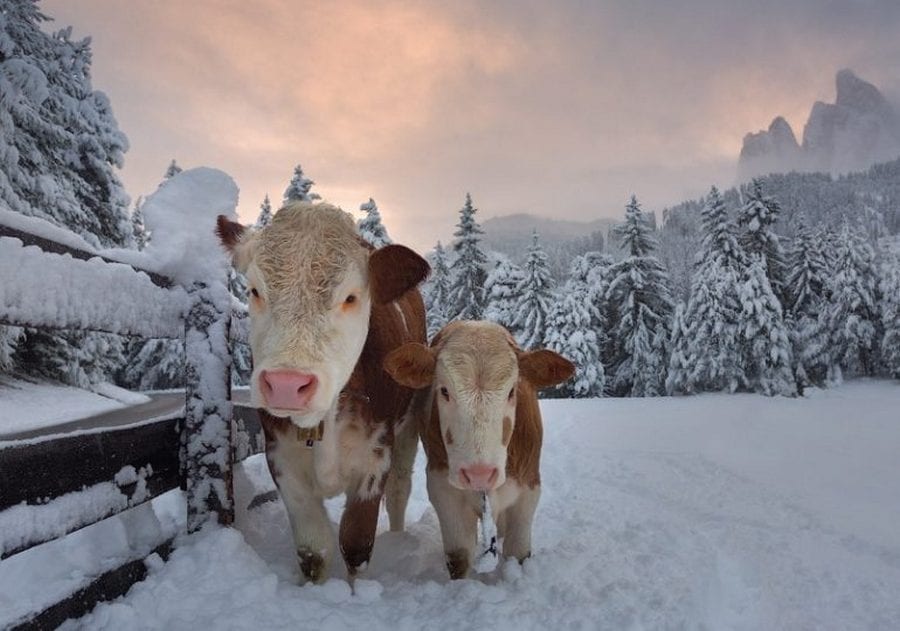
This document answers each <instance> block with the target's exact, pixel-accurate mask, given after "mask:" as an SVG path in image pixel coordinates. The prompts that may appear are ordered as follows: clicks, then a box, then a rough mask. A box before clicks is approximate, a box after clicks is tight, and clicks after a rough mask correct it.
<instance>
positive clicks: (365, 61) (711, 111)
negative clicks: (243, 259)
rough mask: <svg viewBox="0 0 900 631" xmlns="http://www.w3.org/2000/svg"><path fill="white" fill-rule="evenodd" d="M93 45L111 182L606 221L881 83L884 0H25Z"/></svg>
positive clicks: (406, 230)
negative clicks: (192, 178)
mask: <svg viewBox="0 0 900 631" xmlns="http://www.w3.org/2000/svg"><path fill="white" fill-rule="evenodd" d="M40 6H41V8H42V10H43V11H44V12H45V13H46V14H47V15H49V16H50V17H52V18H54V20H55V22H54V23H53V24H52V25H51V26H50V27H48V28H51V29H55V28H62V27H64V26H67V25H72V26H73V28H74V35H75V36H88V35H89V36H91V37H92V40H93V52H94V62H93V84H94V88H95V89H97V90H101V91H103V92H105V93H107V94H108V95H109V97H110V99H111V101H112V106H113V110H114V113H115V115H116V118H117V119H118V122H119V126H120V128H121V129H122V131H124V132H125V133H126V135H127V136H128V138H129V141H130V145H131V148H130V150H129V151H128V153H127V154H126V157H125V166H124V168H123V170H122V172H121V176H122V179H123V181H124V183H125V186H126V189H127V190H128V192H129V194H130V195H131V196H132V197H133V198H136V197H137V196H138V195H142V194H146V193H150V192H152V191H153V190H155V188H156V186H157V185H158V183H159V181H160V179H161V177H162V174H163V172H164V171H165V169H166V166H167V165H168V163H169V161H170V160H171V159H172V158H175V159H176V160H177V161H178V163H179V164H180V165H181V166H183V167H185V168H189V167H194V166H213V167H217V168H220V169H222V170H224V171H226V172H227V173H229V174H230V175H231V176H232V177H234V179H235V180H236V181H237V184H238V186H239V187H240V190H241V201H240V206H239V213H240V215H241V217H242V218H243V219H244V220H245V221H253V220H254V219H255V217H256V214H257V213H258V210H259V204H260V202H261V201H262V199H263V196H264V195H266V194H268V195H270V197H271V198H272V200H273V205H274V206H276V207H277V206H278V204H279V203H280V201H281V197H282V194H283V192H284V189H285V188H286V186H287V183H288V180H289V179H290V176H291V173H292V171H293V168H294V166H295V165H296V164H298V163H299V164H301V165H302V166H303V169H304V171H305V173H306V174H307V175H308V176H309V177H311V178H312V179H313V180H315V182H316V185H315V187H314V190H315V191H317V192H318V193H319V194H320V195H322V196H323V197H324V198H325V199H327V200H329V201H331V202H334V203H337V204H339V205H340V206H341V207H343V208H344V209H345V210H348V211H352V212H355V213H356V214H357V215H359V212H358V209H359V205H360V204H361V203H362V202H365V201H366V200H367V199H368V198H369V197H373V198H374V199H375V200H376V202H377V203H378V206H379V208H380V210H381V213H382V217H383V220H384V222H385V224H386V226H387V228H388V231H389V233H390V234H391V236H392V237H393V238H394V240H395V241H400V242H403V243H407V244H409V245H412V246H413V247H417V248H420V249H426V248H430V247H431V246H432V245H433V244H434V243H435V241H436V240H437V239H442V240H444V241H445V242H446V241H447V240H448V239H449V238H450V237H451V235H452V231H453V224H454V223H455V222H456V220H457V212H458V210H459V208H460V207H461V206H462V204H463V201H464V198H465V194H466V192H471V194H472V197H473V200H474V202H475V205H476V206H477V207H478V208H479V210H480V214H479V217H480V219H481V220H482V221H484V220H485V219H487V218H489V217H493V216H502V215H508V214H512V213H518V212H528V213H532V214H537V215H543V216H546V217H554V218H560V219H576V220H590V219H596V218H600V217H616V216H619V215H621V214H622V213H623V212H624V205H625V202H626V201H627V199H628V197H629V196H630V195H631V194H632V193H633V194H636V195H637V196H638V198H639V199H640V200H641V201H642V202H643V204H644V207H645V208H647V209H649V210H659V209H661V208H662V207H663V206H664V205H667V204H672V203H677V202H679V201H681V200H683V199H686V198H695V197H697V196H699V195H700V194H702V193H703V192H705V191H706V190H707V189H708V188H709V186H710V185H711V184H714V183H715V184H717V185H719V186H726V187H727V186H730V185H731V184H733V182H734V177H735V173H736V161H737V156H738V154H739V152H740V147H741V141H742V138H743V136H744V134H746V133H747V132H750V131H757V130H759V129H763V128H765V127H767V126H768V124H769V123H770V122H771V120H772V118H774V117H775V116H776V115H779V114H780V115H783V116H785V118H787V120H788V121H789V122H790V123H791V125H792V126H793V127H794V130H795V133H797V134H798V136H799V135H800V134H801V133H802V128H803V124H804V123H805V121H806V118H807V116H808V114H809V110H810V108H811V106H812V103H813V102H814V101H816V100H824V101H827V102H833V100H834V75H835V73H836V71H837V70H839V69H841V68H845V67H849V68H852V69H853V70H854V71H855V72H857V74H859V75H860V76H861V77H862V78H864V79H866V80H868V81H871V82H873V83H875V85H877V86H879V87H880V88H881V89H882V90H883V91H884V92H885V93H886V94H888V95H889V96H893V97H897V96H900V36H898V33H900V2H897V0H841V1H838V0H753V1H747V0H719V1H714V0H680V1H678V2H670V1H668V0H658V1H650V0H631V1H628V0H620V1H612V0H583V1H575V0H571V1H562V0H560V1H554V2H548V1H536V0H490V1H488V0H485V1H484V2H468V1H460V2H444V1H433V2H429V1H424V0H423V1H418V2H407V1H405V0H386V1H380V0H371V1H365V2H362V1H361V2H343V1H340V0H336V1H329V2H316V1H304V0H254V1H252V2H249V1H245V0H192V1H190V2H185V1H183V0H152V1H151V0H127V1H123V0H77V1H74V0H43V1H42V2H41V3H40Z"/></svg>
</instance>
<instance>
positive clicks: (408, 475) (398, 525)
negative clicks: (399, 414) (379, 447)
mask: <svg viewBox="0 0 900 631" xmlns="http://www.w3.org/2000/svg"><path fill="white" fill-rule="evenodd" d="M418 446H419V432H418V430H417V428H416V423H415V419H413V418H411V417H410V415H408V414H407V416H406V417H404V419H403V421H402V422H401V423H400V425H399V426H398V427H397V429H396V430H395V434H394V448H393V453H392V455H391V470H390V472H389V473H388V479H387V484H386V486H385V490H384V496H385V504H386V505H387V513H388V519H389V520H390V522H391V530H392V531H395V532H402V531H403V527H404V525H405V522H406V505H407V503H408V502H409V494H410V492H411V491H412V473H413V464H414V462H415V460H416V451H417V448H418Z"/></svg>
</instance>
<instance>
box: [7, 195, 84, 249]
mask: <svg viewBox="0 0 900 631" xmlns="http://www.w3.org/2000/svg"><path fill="white" fill-rule="evenodd" d="M0 225H2V226H6V227H8V228H15V229H16V230H21V231H22V232H27V233H29V234H33V235H34V236H36V237H41V238H43V239H48V240H50V241H56V242H57V243H61V244H63V245H67V246H69V247H70V248H74V249H76V250H84V251H85V252H91V253H96V252H97V249H96V248H94V246H92V245H90V244H89V243H88V242H87V241H85V240H84V239H82V238H81V237H79V236H78V235H77V234H75V233H74V232H72V231H71V230H68V229H66V228H61V227H60V226H57V225H55V224H52V223H50V222H49V221H47V220H46V219H41V218H40V217H28V216H26V215H23V214H21V213H17V212H14V211H12V210H9V209H8V208H5V207H4V205H3V204H2V202H0Z"/></svg>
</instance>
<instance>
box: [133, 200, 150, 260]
mask: <svg viewBox="0 0 900 631" xmlns="http://www.w3.org/2000/svg"><path fill="white" fill-rule="evenodd" d="M131 238H132V243H133V244H134V247H135V248H136V249H138V250H143V249H144V247H146V245H147V243H149V241H150V231H149V230H147V226H145V225H144V198H143V196H141V197H138V198H137V201H136V202H135V203H134V209H133V210H132V211H131Z"/></svg>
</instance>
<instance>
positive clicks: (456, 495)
mask: <svg viewBox="0 0 900 631" xmlns="http://www.w3.org/2000/svg"><path fill="white" fill-rule="evenodd" d="M427 478H428V499H430V500H431V504H432V505H433V506H434V510H435V511H436V512H437V516H438V521H439V522H440V524H441V538H442V540H443V542H444V555H445V558H446V562H447V571H449V572H450V578H452V579H457V578H465V577H466V575H468V573H469V568H470V567H471V566H472V558H473V556H474V554H475V544H476V543H477V536H478V535H477V533H478V513H477V509H478V508H479V507H476V504H475V501H474V500H473V497H475V496H476V495H477V494H475V493H472V492H470V491H461V490H459V489H457V488H455V487H453V486H452V485H451V484H450V482H449V481H448V479H447V471H446V470H432V469H429V470H428V472H427Z"/></svg>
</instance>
